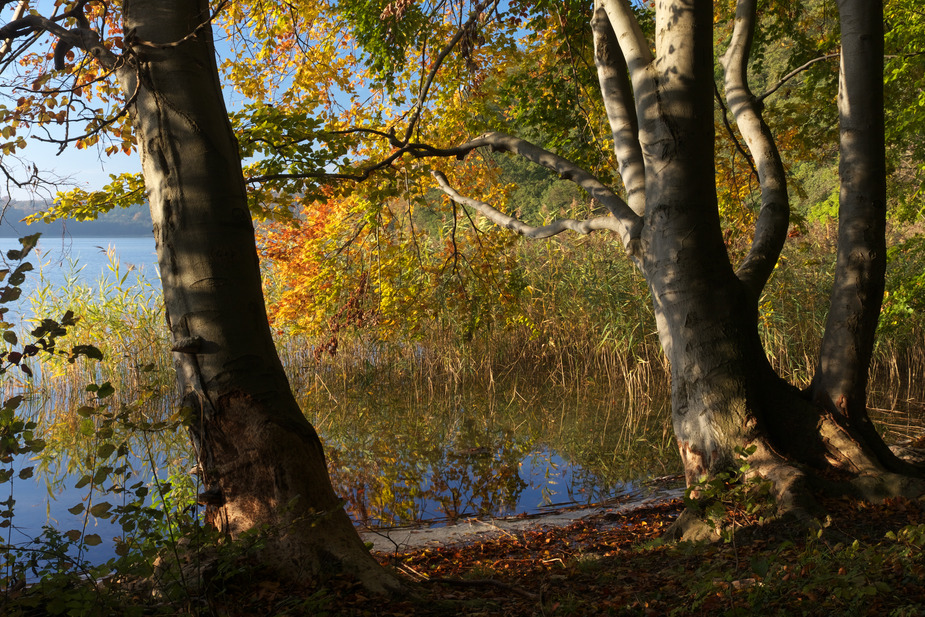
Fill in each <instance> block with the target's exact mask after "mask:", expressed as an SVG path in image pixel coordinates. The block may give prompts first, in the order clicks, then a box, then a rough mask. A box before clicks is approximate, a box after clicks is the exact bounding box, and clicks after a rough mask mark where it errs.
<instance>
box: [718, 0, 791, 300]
mask: <svg viewBox="0 0 925 617" xmlns="http://www.w3.org/2000/svg"><path fill="white" fill-rule="evenodd" d="M757 7H758V2H757V0H739V2H738V6H737V7H736V21H735V27H734V28H733V32H732V40H731V42H730V43H729V49H727V50H726V53H725V54H724V55H723V57H722V64H723V68H724V69H725V74H726V76H725V89H726V100H727V101H728V103H729V110H730V111H731V112H732V114H733V116H734V117H735V121H736V125H737V126H738V127H739V132H740V133H741V134H742V138H743V139H744V140H745V144H746V145H747V146H748V150H749V152H750V153H751V155H752V158H753V159H754V161H755V168H756V170H757V172H758V181H759V183H760V185H761V210H760V211H759V213H758V220H757V221H756V222H755V236H754V238H753V239H752V246H751V248H750V249H749V252H748V255H746V256H745V260H744V261H743V262H742V264H741V265H740V266H739V268H738V270H737V271H736V275H737V276H738V277H739V280H741V281H742V282H743V283H744V284H745V286H746V287H747V288H748V289H749V291H750V292H751V294H752V297H753V299H754V300H755V301H757V299H758V297H759V296H760V295H761V290H762V289H764V286H765V284H766V283H767V281H768V278H770V276H771V273H772V272H773V271H774V266H775V265H776V264H777V260H778V258H779V257H780V252H781V249H783V247H784V242H785V241H786V240H787V227H788V225H789V224H790V198H789V196H788V195H787V177H786V174H785V172H784V164H783V161H782V160H781V156H780V152H779V151H778V150H777V144H776V143H775V142H774V137H773V135H771V129H770V128H769V127H768V125H767V124H766V123H765V122H764V118H762V115H761V112H762V105H761V104H760V103H759V102H758V101H757V100H756V99H755V96H754V95H753V94H752V91H751V89H750V88H749V85H748V77H747V70H748V60H749V57H750V55H751V47H752V39H753V37H754V32H755V27H756V24H757Z"/></svg>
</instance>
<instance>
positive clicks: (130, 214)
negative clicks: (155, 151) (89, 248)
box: [0, 201, 151, 238]
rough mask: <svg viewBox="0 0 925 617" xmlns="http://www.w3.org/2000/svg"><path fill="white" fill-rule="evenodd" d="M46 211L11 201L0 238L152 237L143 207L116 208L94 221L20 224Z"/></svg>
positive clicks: (0, 223) (2, 218)
mask: <svg viewBox="0 0 925 617" xmlns="http://www.w3.org/2000/svg"><path fill="white" fill-rule="evenodd" d="M44 208H45V204H41V203H36V202H30V201H11V202H10V204H9V205H8V206H7V208H6V210H5V211H4V212H3V214H2V216H0V238H20V237H22V236H26V235H29V234H34V233H39V232H41V233H42V235H44V236H46V237H60V236H73V237H84V238H86V237H104V238H105V237H113V236H148V235H151V214H150V212H148V208H147V207H146V206H135V207H132V208H117V209H115V210H112V211H110V212H107V213H106V214H103V215H102V216H100V218H99V219H97V220H95V221H85V222H81V223H78V222H77V221H70V220H66V221H55V222H54V223H33V224H32V225H26V224H25V223H21V222H20V221H21V220H22V219H23V218H25V217H26V216H28V215H30V214H34V213H35V212H37V211H40V210H42V209H44Z"/></svg>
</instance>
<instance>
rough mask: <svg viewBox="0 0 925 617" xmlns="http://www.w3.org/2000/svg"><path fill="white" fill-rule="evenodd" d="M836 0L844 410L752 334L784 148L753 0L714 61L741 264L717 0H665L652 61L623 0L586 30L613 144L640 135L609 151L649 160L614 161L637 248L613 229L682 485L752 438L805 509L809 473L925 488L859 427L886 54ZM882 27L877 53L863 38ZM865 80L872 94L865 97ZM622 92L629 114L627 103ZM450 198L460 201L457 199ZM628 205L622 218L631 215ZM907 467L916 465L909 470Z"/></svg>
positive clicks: (833, 384) (836, 345)
mask: <svg viewBox="0 0 925 617" xmlns="http://www.w3.org/2000/svg"><path fill="white" fill-rule="evenodd" d="M872 4H876V3H872ZM860 5H864V7H863V8H862V7H860ZM839 6H840V7H841V8H842V9H843V10H844V14H843V17H842V19H843V20H846V21H845V24H846V25H845V26H843V32H844V35H845V36H847V39H846V45H847V46H851V45H855V43H854V42H852V41H855V42H858V44H857V45H855V48H854V50H853V51H846V53H845V54H844V62H845V68H844V69H843V78H842V93H841V95H840V96H841V99H840V100H841V110H842V114H843V119H844V121H843V128H842V140H841V143H842V152H843V154H842V178H843V192H842V199H843V202H844V203H843V204H842V209H843V211H844V212H845V217H844V219H843V221H842V222H841V226H842V231H841V233H840V238H839V267H838V272H839V274H838V278H837V282H836V288H835V290H834V291H833V296H832V301H833V309H832V312H831V314H830V322H829V325H828V327H827V333H826V339H825V341H824V343H823V351H822V356H821V357H822V360H821V362H820V365H821V369H820V374H819V376H818V377H817V384H819V385H818V387H817V394H818V393H819V392H821V393H823V394H825V395H827V394H829V393H831V392H833V391H836V392H839V393H840V396H841V398H838V399H833V400H834V401H835V404H836V406H839V405H840V406H842V407H843V409H842V411H841V412H840V413H839V412H837V411H836V412H835V413H833V411H835V410H833V409H830V408H827V407H826V406H824V405H819V404H817V403H815V402H813V401H811V400H809V399H808V397H806V396H805V395H804V394H803V393H801V392H800V391H798V390H797V389H796V388H794V387H793V386H791V385H789V384H787V383H785V382H784V381H783V380H782V379H780V378H779V377H778V376H777V375H776V374H775V372H774V371H773V369H772V368H771V366H770V364H769V362H768V360H767V357H766V355H765V352H764V350H763V348H762V344H761V341H760V338H759V336H758V321H757V319H758V298H759V296H760V293H761V291H762V289H763V288H764V285H765V283H766V282H767V280H768V277H769V276H770V274H771V272H772V271H773V269H774V266H775V264H776V263H777V260H778V257H779V254H780V250H781V247H782V245H783V243H784V241H785V238H786V230H787V223H788V221H787V217H788V214H787V213H788V208H789V206H788V201H787V195H786V181H785V176H784V171H783V165H782V161H781V158H780V155H779V153H778V151H777V148H776V146H775V144H774V140H773V136H772V135H771V132H770V130H769V129H768V127H767V125H766V124H765V123H764V120H763V119H762V117H761V105H760V104H759V103H758V101H757V100H756V99H755V97H754V96H753V94H752V93H751V91H750V90H749V88H748V83H747V79H746V68H747V63H748V60H749V54H750V47H751V40H752V37H753V32H754V28H755V27H756V19H755V11H756V5H755V2H754V1H753V0H740V2H739V7H738V10H737V24H736V28H735V31H734V34H733V39H732V44H731V46H730V48H729V50H728V51H727V53H726V55H725V58H724V60H723V64H724V66H725V70H726V93H727V99H728V101H729V106H730V108H731V109H732V111H733V114H734V116H735V118H736V122H737V124H738V126H739V129H740V131H741V133H742V135H743V137H744V138H745V141H746V143H747V144H748V147H749V149H750V151H751V153H752V156H753V158H754V160H755V163H756V166H757V168H758V175H759V180H760V183H761V187H762V207H761V211H760V213H759V217H758V223H757V225H756V232H755V238H754V241H753V245H752V248H751V251H750V253H749V255H748V256H747V257H746V259H745V261H744V262H743V264H742V265H741V266H740V267H739V269H738V271H734V270H733V267H732V264H731V262H730V259H729V255H728V253H727V251H726V247H725V243H724V241H723V237H722V228H721V224H720V223H721V222H720V219H719V212H718V204H717V196H716V187H715V169H714V165H715V163H714V145H713V144H714V135H713V122H712V118H713V113H714V108H713V89H714V88H713V49H714V47H713V15H712V2H710V1H709V0H659V2H658V3H657V4H656V14H655V15H656V22H655V36H656V39H655V54H654V55H653V54H652V53H651V51H650V47H649V44H648V42H647V41H646V40H645V39H644V37H643V36H642V31H641V29H640V28H639V26H638V24H637V23H636V21H635V17H634V15H633V12H632V9H631V7H630V5H629V3H628V2H627V0H598V2H596V4H595V9H596V10H595V14H594V17H593V25H592V28H593V32H594V37H595V49H596V62H597V67H598V71H599V78H600V83H601V88H602V91H603V92H602V94H603V97H604V104H605V109H606V111H607V113H608V117H609V120H610V123H611V128H612V132H613V136H614V139H615V140H617V141H618V142H619V141H621V140H630V141H632V142H635V143H615V145H614V149H615V152H616V153H617V154H618V158H620V157H626V160H627V161H631V160H632V157H633V154H634V152H636V149H637V148H638V152H640V153H641V157H642V165H643V166H644V169H643V170H642V172H639V170H637V169H635V168H634V167H633V166H632V165H625V164H624V162H623V160H622V159H621V161H620V165H621V170H623V169H629V170H632V174H633V180H632V182H631V183H630V184H626V186H627V187H629V186H630V185H632V186H634V187H635V188H634V191H638V189H639V187H640V186H642V187H644V194H645V203H644V205H643V207H642V208H640V207H639V206H638V204H636V205H634V206H633V207H632V210H633V211H634V214H635V213H637V212H638V213H640V214H641V217H640V220H639V221H633V222H632V229H633V230H634V233H633V234H631V235H630V236H629V237H630V238H632V241H633V243H634V244H633V245H632V246H630V245H628V244H627V239H626V238H627V236H625V235H624V236H623V238H624V245H625V246H626V247H627V250H628V252H629V253H630V254H631V256H632V257H633V258H634V263H636V264H637V266H638V267H639V268H640V270H641V272H642V273H643V275H644V276H645V278H646V280H647V282H648V284H649V289H650V292H651V294H652V298H653V303H654V308H655V316H656V321H657V325H658V331H659V337H660V341H661V344H662V348H663V349H664V351H665V354H666V355H667V357H668V359H669V361H670V365H671V385H672V422H673V426H674V431H675V436H676V438H677V441H678V447H679V449H680V452H681V456H682V460H683V464H684V471H685V475H686V477H687V480H688V483H694V482H696V481H698V480H700V479H701V478H703V477H708V476H710V475H712V474H714V473H717V472H719V471H721V470H724V469H726V468H728V466H729V465H732V464H734V462H735V460H736V459H737V458H738V457H739V456H740V453H741V452H742V451H743V449H744V448H746V447H749V446H754V447H755V452H754V454H753V455H752V456H751V457H750V462H751V463H752V469H753V473H757V474H760V475H762V476H764V477H767V478H770V479H772V480H773V481H774V483H775V485H776V493H777V497H778V500H779V503H780V505H781V506H782V507H783V508H784V509H791V510H793V511H806V510H810V509H812V504H811V501H809V500H808V498H807V496H808V494H809V491H808V490H807V489H808V487H809V485H810V484H811V483H812V482H820V481H821V480H820V478H819V477H818V476H815V475H813V474H811V473H810V470H813V469H830V468H834V469H837V470H839V472H841V473H845V474H846V477H849V478H850V480H849V481H848V482H846V483H845V484H844V485H842V490H847V491H853V492H859V493H861V494H863V495H865V496H868V497H883V496H886V495H890V494H911V493H915V492H918V491H921V490H922V484H921V483H920V482H918V481H913V480H909V478H908V476H899V475H895V474H892V473H891V471H890V469H891V468H892V469H899V468H898V467H896V466H893V465H891V464H890V462H889V455H888V454H884V452H883V450H885V448H883V447H882V441H880V440H879V437H876V436H875V435H874V437H876V439H873V438H869V436H868V435H866V433H865V431H862V430H859V429H858V426H859V425H860V424H861V423H866V426H870V423H869V419H867V414H866V407H865V404H866V400H865V387H866V371H867V366H868V363H869V361H870V350H871V348H872V342H873V327H874V326H875V325H876V317H877V314H878V312H879V306H880V294H882V283H883V277H882V274H883V273H882V267H881V266H882V264H881V262H880V261H879V259H880V258H881V257H882V256H883V255H884V252H883V250H882V249H883V246H884V245H883V242H884V233H883V220H884V218H883V203H884V200H883V195H884V193H883V185H882V183H883V182H884V178H885V175H884V173H883V168H882V146H883V144H882V138H883V116H882V100H881V101H880V108H879V111H878V110H877V109H875V108H874V106H875V105H876V91H877V90H878V86H877V84H880V83H882V73H880V72H878V70H877V63H876V62H871V60H870V58H873V57H879V56H878V53H880V54H881V55H882V32H880V31H879V28H880V27H881V26H882V24H881V21H880V20H879V19H878V18H877V17H876V9H875V8H871V6H870V5H868V4H866V3H865V2H863V1H861V2H858V1H853V0H842V2H840V4H839ZM605 17H606V18H605ZM864 24H866V27H865V26H864ZM871 24H875V26H874V27H872V26H871ZM607 28H610V29H611V30H612V31H611V32H609V33H608V32H607ZM878 37H879V40H880V43H879V45H880V46H879V47H877V46H876V45H871V44H866V45H861V44H860V41H862V40H863V41H869V40H870V39H875V38H878ZM617 47H619V49H617ZM878 50H880V51H878ZM865 58H866V59H865ZM624 74H625V76H626V77H628V80H627V79H624ZM628 82H629V83H631V84H632V96H630V94H629V93H628V92H627V83H628ZM865 84H866V85H865ZM866 88H869V89H871V90H873V91H874V93H873V94H872V93H871V92H862V91H863V90H865V89H866ZM630 101H632V103H633V105H634V106H635V111H634V113H632V112H631V111H630V110H629V109H628V108H627V105H628V104H629V103H630ZM871 133H877V134H876V135H872V134H871ZM509 151H512V152H518V150H514V149H509ZM519 151H526V148H520V150H519ZM873 153H878V154H877V156H878V157H879V158H874V157H873ZM531 160H534V161H535V162H539V163H540V164H545V163H544V162H543V161H542V160H540V159H536V158H534V159H531ZM547 167H551V168H552V166H550V165H547ZM870 176H876V178H872V177H870ZM624 182H625V183H626V179H624ZM444 189H445V190H446V187H444ZM450 194H451V195H452V192H451V193H450ZM454 199H457V201H459V202H460V203H463V204H465V203H466V200H465V198H461V196H458V195H455V196H454ZM483 210H484V209H483ZM623 212H625V211H624V210H621V214H620V215H619V216H623V217H624V219H623V220H624V221H627V222H629V221H631V218H632V217H626V216H625V214H623ZM619 216H618V218H619ZM494 220H500V219H499V217H494ZM509 226H510V227H512V228H514V229H516V230H518V231H519V232H520V233H526V232H525V230H524V229H521V228H519V227H518V226H516V225H509ZM559 227H560V228H563V229H564V228H567V227H568V226H566V225H560V226H559ZM597 227H598V228H602V227H604V225H600V224H599V225H597ZM582 230H583V231H587V230H588V228H582ZM635 230H639V231H638V233H636V232H635ZM545 231H546V232H549V233H551V232H552V230H545ZM557 231H558V230H557ZM840 354H841V355H840ZM852 405H856V407H852ZM852 410H853V411H852ZM871 430H872V429H871ZM878 443H879V444H880V445H879V446H878V445H877V444H878ZM901 471H903V472H908V473H910V474H911V475H921V472H920V471H916V470H913V469H911V468H909V467H908V466H907V467H904V468H902V469H901Z"/></svg>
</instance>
